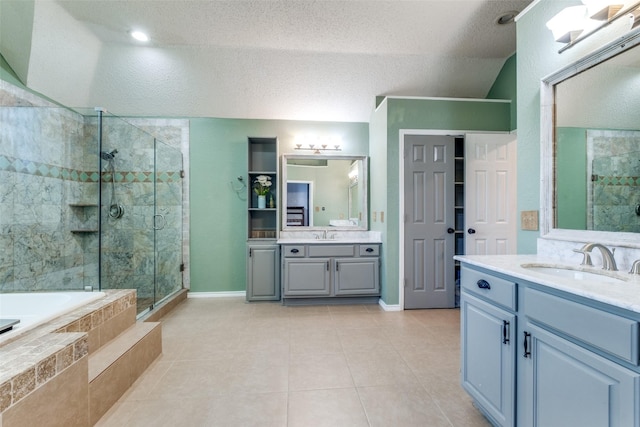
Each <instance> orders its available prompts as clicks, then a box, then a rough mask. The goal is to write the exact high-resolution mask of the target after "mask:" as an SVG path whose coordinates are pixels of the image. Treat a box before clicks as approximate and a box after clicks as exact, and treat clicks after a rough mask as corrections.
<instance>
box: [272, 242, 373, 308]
mask: <svg viewBox="0 0 640 427" xmlns="http://www.w3.org/2000/svg"><path fill="white" fill-rule="evenodd" d="M379 256H380V244H378V243H374V244H366V245H365V244H351V243H350V244H347V243H344V244H338V243H335V244H334V243H331V244H328V243H319V244H302V245H289V244H283V245H282V296H283V298H284V301H285V303H287V300H288V301H289V302H290V303H303V302H304V299H306V298H308V300H307V302H308V303H312V302H314V301H315V302H321V301H322V302H326V303H331V301H332V300H333V301H335V300H336V299H338V298H341V297H344V298H351V300H350V301H353V302H356V301H355V300H354V299H353V298H357V297H362V298H365V299H371V302H375V301H376V300H377V297H378V296H379V295H380V276H379V271H380V259H379ZM357 302H365V300H362V301H357Z"/></svg>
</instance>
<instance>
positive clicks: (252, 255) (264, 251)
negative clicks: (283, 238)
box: [247, 245, 280, 301]
mask: <svg viewBox="0 0 640 427" xmlns="http://www.w3.org/2000/svg"><path fill="white" fill-rule="evenodd" d="M247 259H248V266H247V301H260V300H279V299H280V271H279V269H278V265H279V262H278V245H249V256H248V258H247Z"/></svg>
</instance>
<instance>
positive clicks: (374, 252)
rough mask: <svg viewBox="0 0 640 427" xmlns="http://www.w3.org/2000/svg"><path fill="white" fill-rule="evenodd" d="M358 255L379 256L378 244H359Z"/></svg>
mask: <svg viewBox="0 0 640 427" xmlns="http://www.w3.org/2000/svg"><path fill="white" fill-rule="evenodd" d="M360 256H380V245H360Z"/></svg>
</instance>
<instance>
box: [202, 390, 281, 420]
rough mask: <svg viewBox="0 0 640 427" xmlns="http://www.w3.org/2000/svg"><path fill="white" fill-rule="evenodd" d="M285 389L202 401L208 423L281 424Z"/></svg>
mask: <svg viewBox="0 0 640 427" xmlns="http://www.w3.org/2000/svg"><path fill="white" fill-rule="evenodd" d="M287 400H288V396H287V393H262V394H257V393H251V394H233V395H227V396H220V397H218V398H215V399H211V400H208V401H207V402H205V404H206V406H207V417H206V420H207V425H208V426H212V427H213V426H220V427H229V426H242V427H251V426H256V427H258V426H260V427H263V426H264V427H285V426H286V425H287Z"/></svg>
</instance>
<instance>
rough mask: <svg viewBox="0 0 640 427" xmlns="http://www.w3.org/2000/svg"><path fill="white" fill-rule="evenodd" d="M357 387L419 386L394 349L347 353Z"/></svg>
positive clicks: (407, 366)
mask: <svg viewBox="0 0 640 427" xmlns="http://www.w3.org/2000/svg"><path fill="white" fill-rule="evenodd" d="M346 357H347V363H348V364H349V369H350V370H351V375H352V377H353V382H354V384H355V385H356V387H367V386H378V385H403V386H408V385H419V382H418V379H417V377H416V376H415V375H414V374H413V372H412V371H411V369H410V368H409V365H407V364H406V363H405V361H404V360H403V359H402V357H401V356H400V354H398V353H397V352H396V351H395V350H393V349H384V350H379V351H366V352H353V353H346Z"/></svg>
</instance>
